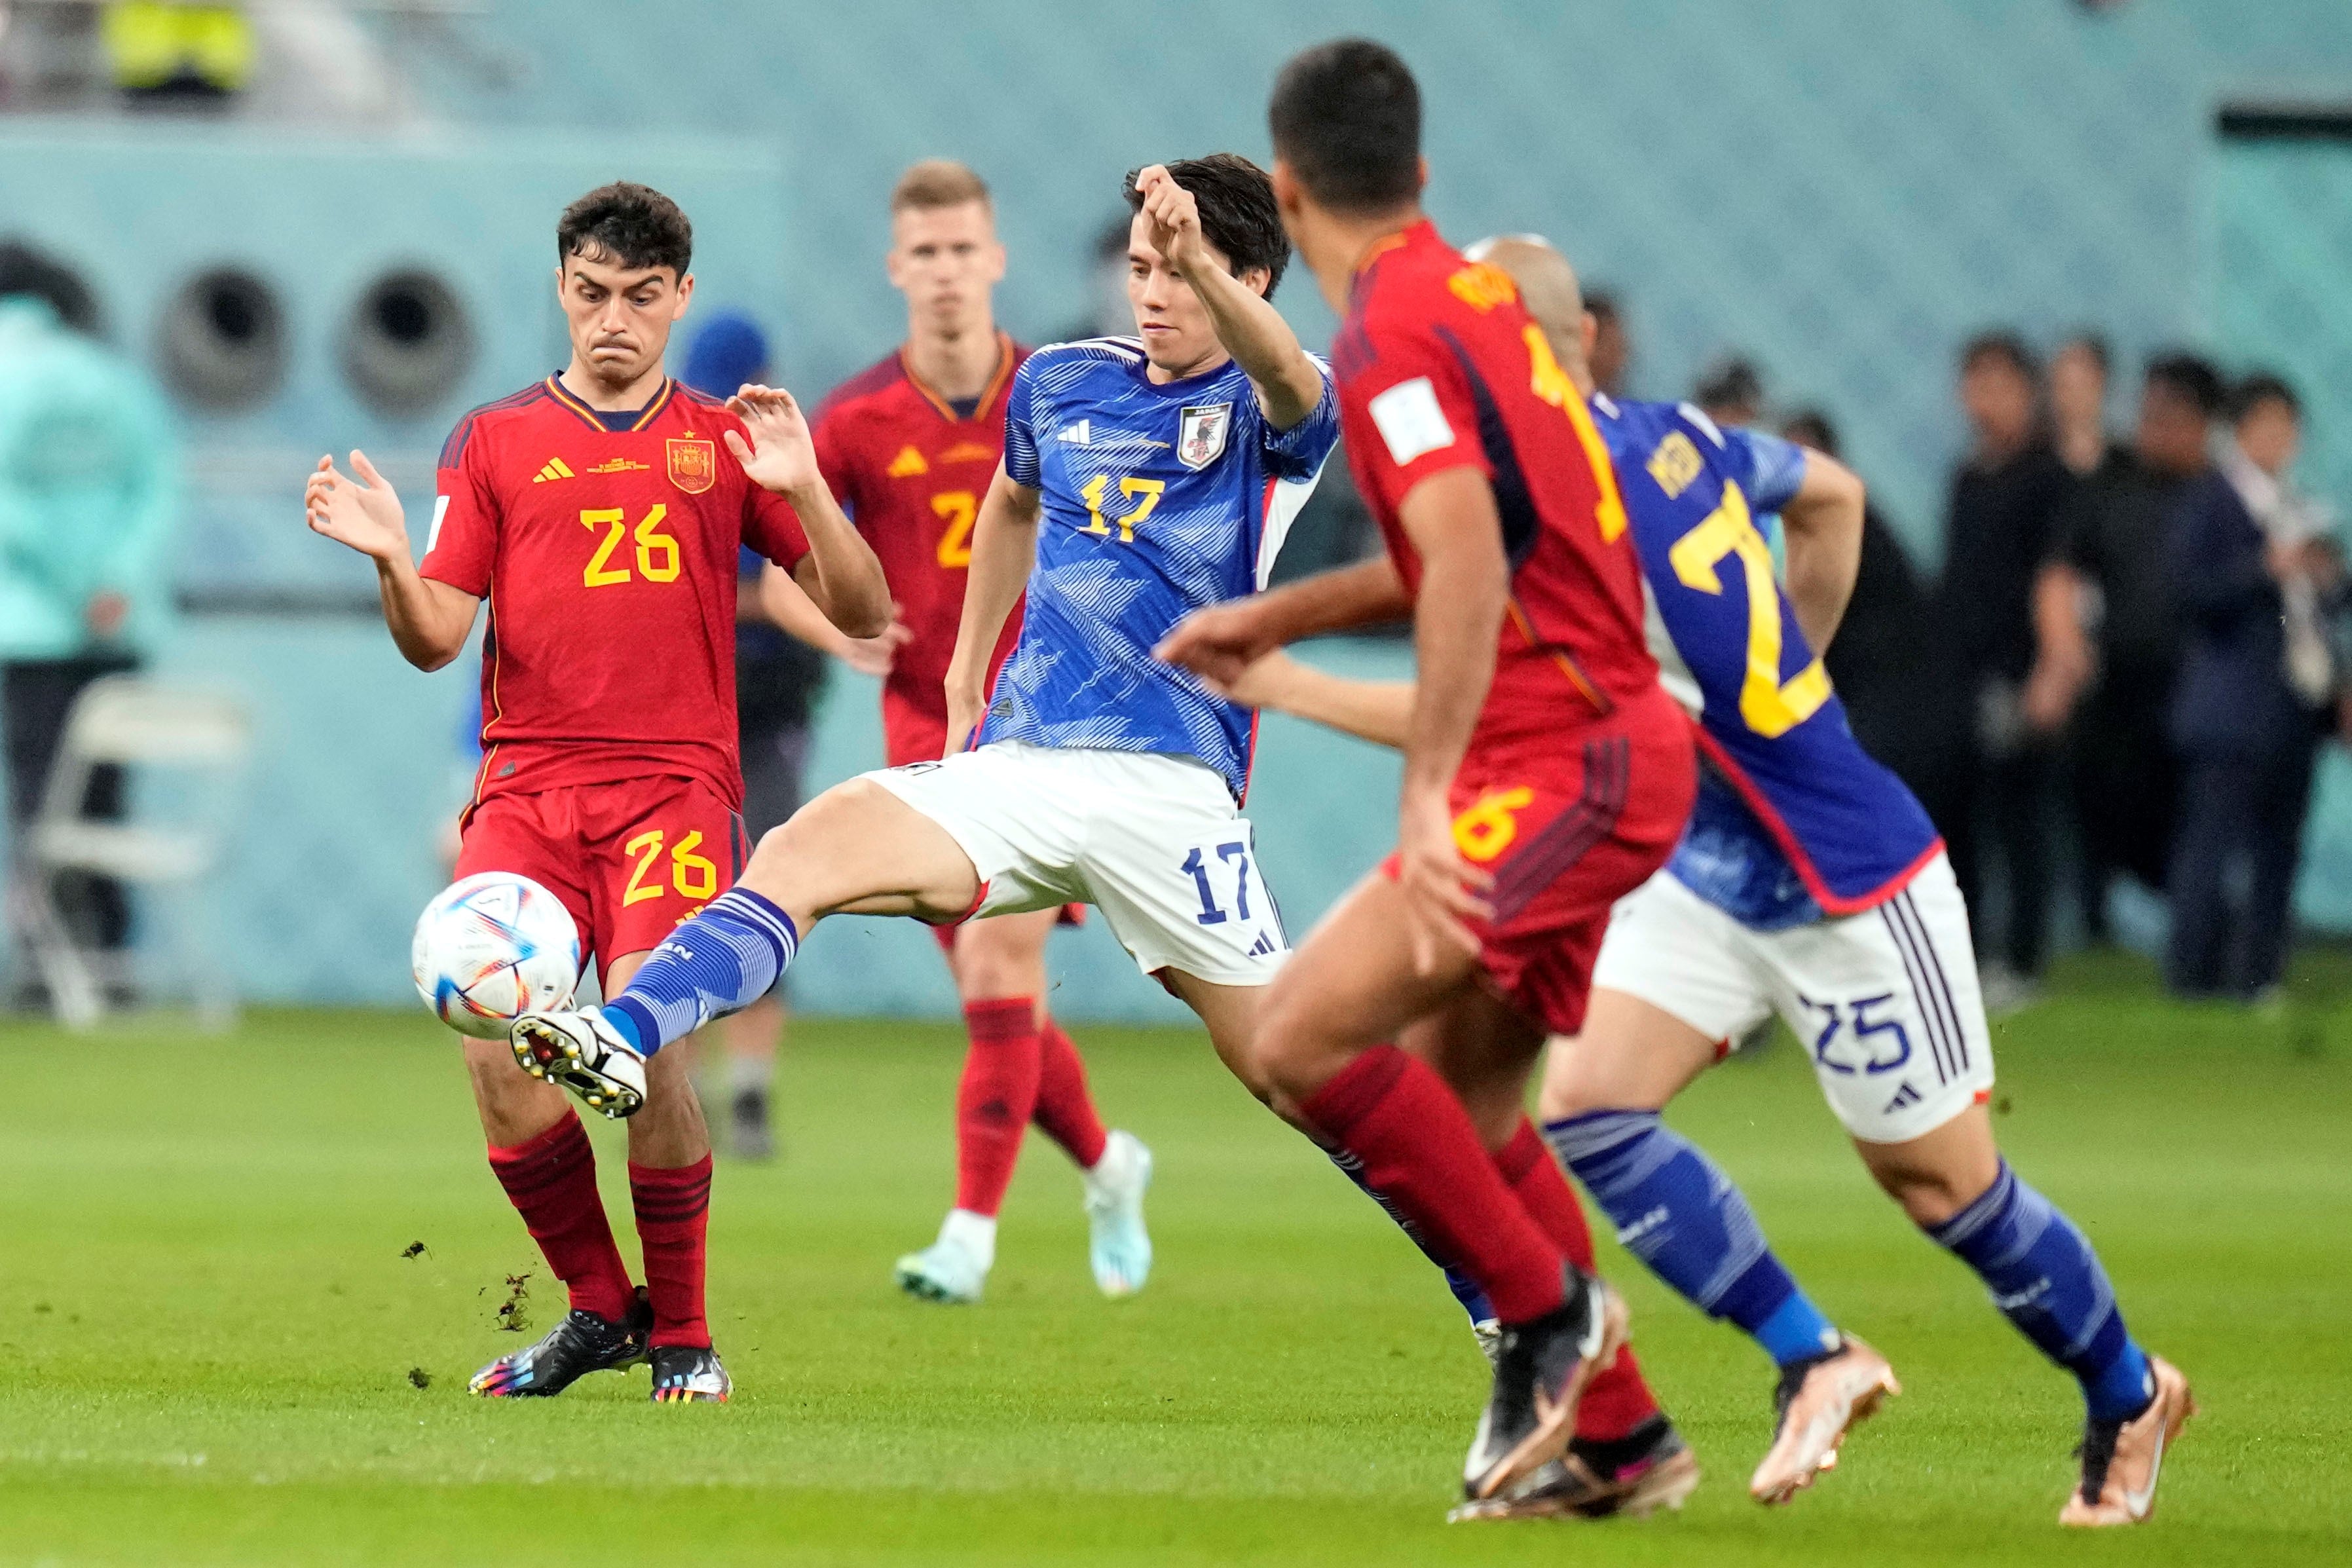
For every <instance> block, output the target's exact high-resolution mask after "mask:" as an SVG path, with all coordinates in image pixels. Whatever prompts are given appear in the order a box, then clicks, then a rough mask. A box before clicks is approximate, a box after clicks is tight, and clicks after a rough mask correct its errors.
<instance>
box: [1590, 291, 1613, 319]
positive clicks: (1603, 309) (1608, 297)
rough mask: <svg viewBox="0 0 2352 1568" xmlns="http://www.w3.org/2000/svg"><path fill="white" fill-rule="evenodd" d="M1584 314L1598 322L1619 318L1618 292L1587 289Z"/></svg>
mask: <svg viewBox="0 0 2352 1568" xmlns="http://www.w3.org/2000/svg"><path fill="white" fill-rule="evenodd" d="M1584 313H1585V314H1586V315H1588V316H1590V317H1591V318H1592V319H1593V320H1594V321H1603V322H1606V321H1615V320H1616V319H1617V316H1618V304H1617V291H1616V290H1615V289H1586V290H1585V291H1584Z"/></svg>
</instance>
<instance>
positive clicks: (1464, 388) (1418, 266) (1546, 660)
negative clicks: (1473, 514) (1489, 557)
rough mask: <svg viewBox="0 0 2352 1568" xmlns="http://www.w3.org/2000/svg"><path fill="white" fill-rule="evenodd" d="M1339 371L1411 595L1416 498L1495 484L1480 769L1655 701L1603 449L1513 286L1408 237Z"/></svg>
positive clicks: (1340, 341) (1362, 301)
mask: <svg viewBox="0 0 2352 1568" xmlns="http://www.w3.org/2000/svg"><path fill="white" fill-rule="evenodd" d="M1331 362H1332V366H1333V369H1334V371H1335V373H1336V374H1337V377H1338V381H1339V417H1340V428H1341V434H1342V436H1343V437H1344V439H1345V440H1346V442H1347V447H1348V461H1349V468H1350V469H1351V470H1352V471H1353V472H1354V474H1355V478H1356V484H1357V488H1358V489H1360V490H1361V491H1362V492H1363V496H1364V500H1365V502H1366V504H1368V505H1369V506H1370V508H1371V510H1372V514H1373V516H1374V517H1376V518H1377V519H1378V520H1379V521H1380V525H1381V533H1382V535H1383V536H1384V537H1385V538H1386V540H1387V542H1388V547H1389V554H1390V556H1391V558H1392V559H1393V560H1394V561H1395V562H1396V564H1397V570H1398V571H1399V572H1400V573H1401V574H1402V576H1403V578H1404V583H1405V587H1406V590H1407V592H1409V593H1417V592H1418V591H1419V586H1420V581H1421V562H1420V559H1419V557H1418V556H1417V555H1416V553H1415V552H1414V551H1413V548H1412V542H1411V541H1410V540H1409V539H1407V537H1406V535H1405V532H1404V530H1403V528H1402V526H1401V525H1400V523H1399V521H1398V516H1397V509H1398V506H1399V504H1400V503H1401V502H1402V500H1404V497H1405V495H1406V494H1407V493H1408V492H1409V491H1411V490H1412V488H1413V486H1415V485H1417V484H1419V483H1420V482H1421V481H1422V480H1423V479H1427V478H1429V477H1430V476H1431V475H1432V474H1436V473H1441V472H1443V471H1444V470H1445V469H1447V468H1476V469H1477V470H1478V471H1479V472H1480V473H1482V474H1484V475H1486V478H1487V479H1488V480H1489V481H1490V482H1491V483H1492V484H1493V485H1494V489H1495V504H1496V508H1497V510H1499V511H1500V512H1501V514H1502V524H1503V542H1504V546H1505V548H1506V550H1507V552H1509V557H1510V562H1511V602H1510V607H1509V610H1508V612H1507V615H1506V617H1505V620H1504V624H1503V633H1502V640H1501V644H1500V647H1499V648H1498V650H1497V652H1496V660H1495V684H1494V688H1493V689H1492V691H1491V692H1490V694H1489V695H1488V697H1487V699H1486V708H1485V710H1483V711H1482V712H1481V713H1480V714H1479V716H1478V728H1477V730H1476V731H1475V733H1474V734H1473V736H1472V738H1471V742H1470V744H1471V750H1472V752H1473V753H1476V752H1483V751H1491V750H1493V749H1495V748H1497V747H1501V746H1507V745H1518V744H1524V743H1527V742H1535V743H1538V744H1542V745H1552V746H1556V745H1558V744H1559V743H1560V740H1561V737H1562V734H1563V731H1564V730H1566V729H1571V728H1574V727H1577V726H1580V725H1582V724H1585V723H1589V722H1590V721H1592V720H1593V719H1595V718H1597V717H1600V716H1601V715H1603V714H1606V713H1610V712H1612V711H1614V710H1615V709H1616V707H1617V706H1618V704H1619V703H1621V702H1623V701H1626V700H1630V699H1633V698H1634V697H1637V696H1639V695H1641V694H1642V693H1643V692H1645V691H1649V690H1653V689H1655V688H1656V686H1657V683H1658V667H1657V664H1656V662H1655V661H1654V659H1652V658H1651V657H1650V654H1649V650H1648V648H1647V647H1645V646H1644V644H1643V635H1642V615H1643V611H1642V577H1641V563H1640V561H1639V560H1638V559H1637V557H1636V556H1635V554H1634V552H1633V541H1632V540H1630V539H1628V538H1626V537H1625V509H1624V505H1623V503H1622V501H1621V500H1620V499H1619V497H1618V494H1617V479H1616V473H1615V470H1613V469H1612V468H1611V467H1610V465H1609V453H1608V449H1607V448H1606V447H1604V446H1602V444H1601V436H1600V433H1599V432H1598V431H1597V430H1595V429H1594V427H1593V425H1592V417H1591V414H1589V413H1588V412H1587V411H1586V409H1585V406H1584V399H1583V398H1582V397H1581V396H1580V395H1578V393H1577V390H1576V388H1575V386H1574V384H1571V383H1570V381H1569V379H1568V377H1567V374H1565V373H1564V372H1562V371H1561V369H1560V368H1559V363H1557V362H1556V361H1555V360H1554V359H1553V357H1552V353H1551V350H1550V348H1549V345H1548V344H1547V343H1546V342H1545V341H1544V336H1543V333H1542V331H1541V330H1540V329H1538V327H1537V326H1536V324H1535V323H1534V322H1533V321H1530V320H1528V314H1527V312H1526V311H1525V310H1522V309H1520V307H1519V300H1518V290H1517V288H1516V287H1515V286H1514V285H1513V284H1512V282H1511V279H1510V275H1509V274H1507V273H1506V272H1504V271H1502V270H1501V269H1499V268H1494V267H1488V266H1485V265H1483V264H1475V263H1471V262H1467V261H1465V260H1464V259H1463V258H1462V257H1461V255H1460V253H1459V252H1457V251H1455V250H1454V247H1452V246H1450V245H1447V244H1446V243H1445V241H1444V239H1442V238H1440V237H1439V236H1438V233H1437V230H1436V228H1435V227H1434V226H1432V225H1431V224H1429V223H1428V222H1426V221H1423V222H1422V223H1418V224H1415V225H1414V226H1412V227H1411V228H1409V229H1406V230H1405V231H1404V232H1402V234H1398V235H1394V236H1391V237H1390V238H1388V239H1386V240H1384V241H1382V242H1381V244H1380V245H1379V246H1378V247H1375V248H1374V250H1373V251H1372V254H1371V255H1370V257H1368V258H1366V259H1365V261H1364V264H1363V266H1362V267H1361V268H1360V270H1359V271H1358V273H1357V275H1356V280H1355V287H1354V289H1353V293H1352V296H1351V298H1350V299H1349V306H1348V319H1347V321H1346V322H1345V323H1344V324H1343V325H1342V326H1341V328H1340V331H1339V336H1338V338H1337V339H1336V340H1335V341H1334V342H1333V344H1332V353H1331Z"/></svg>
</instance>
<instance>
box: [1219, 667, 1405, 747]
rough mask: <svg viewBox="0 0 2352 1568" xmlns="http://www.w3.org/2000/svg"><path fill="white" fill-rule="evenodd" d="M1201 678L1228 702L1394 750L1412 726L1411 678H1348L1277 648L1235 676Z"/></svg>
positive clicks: (1401, 744) (1402, 743)
mask: <svg viewBox="0 0 2352 1568" xmlns="http://www.w3.org/2000/svg"><path fill="white" fill-rule="evenodd" d="M1203 683H1204V684H1205V685H1206V686H1207V687H1208V688H1209V689H1210V690H1212V691H1213V692H1215V693H1216V694H1217V695H1218V696H1220V697H1222V698H1223V699H1224V700H1227V701H1228V702H1238V703H1240V704H1241V705H1242V706H1243V707H1244V708H1257V709H1272V710H1274V711H1275V712H1277V713H1287V714H1289V715H1290V716H1291V717H1292V718H1294V719H1306V720H1308V721H1312V722H1314V723H1317V724H1321V725H1324V726H1326V727H1327V728H1329V729H1333V730H1337V731H1339V732H1340V733H1341V734H1343V735H1353V736H1355V737H1356V738H1357V739H1358V740H1360V741H1370V742H1372V743H1373V744H1374V745H1376V746H1388V747H1391V748H1392V749H1394V750H1397V751H1402V750H1403V749H1404V743H1405V739H1406V736H1407V735H1408V734H1409V733H1410V731H1411V730H1412V694H1413V687H1412V681H1410V680H1350V679H1348V678H1347V677H1345V676H1340V675H1333V674H1332V673H1330V672H1329V671H1328V670H1322V669H1318V668H1315V667H1314V666H1313V665H1311V664H1302V663H1300V662H1299V661H1298V660H1297V659H1295V658H1291V657H1290V656H1289V655H1288V654H1286V653H1282V652H1279V651H1277V652H1275V653H1270V654H1267V655H1266V656H1265V658H1261V659H1259V660H1258V661H1257V662H1256V663H1255V664H1253V665H1251V666H1250V667H1249V668H1246V669H1244V670H1243V671H1242V673H1241V676H1240V678H1239V679H1235V680H1231V681H1221V680H1214V679H1207V678H1205V677H1204V678H1203Z"/></svg>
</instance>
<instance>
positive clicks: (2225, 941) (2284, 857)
mask: <svg viewBox="0 0 2352 1568" xmlns="http://www.w3.org/2000/svg"><path fill="white" fill-rule="evenodd" d="M2316 752H2317V746H2316V743H2315V742H2310V741H2305V742H2298V743H2295V744H2293V745H2289V746H2286V747H2284V748H2282V749H2281V750H2280V752H2278V753H2277V754H2274V755H2271V756H2262V757H2249V756H2233V755H2225V754H2221V753H2197V752H2192V753H2190V754H2189V756H2187V757H2184V758H2183V759H2182V767H2181V777H2180V826H2179V832H2178V833H2177V834H2176V836H2175V837H2174V839H2173V847H2172V868H2171V872H2170V876H2169V887H2170V892H2171V895H2172V936H2171V940H2170V942H2168V945H2167V947H2166V949H2165V954H2164V977H2165V981H2166V983H2167V984H2169V985H2170V986H2171V987H2172V989H2173V990H2174V991H2175V992H2177V993H2179V994H2182V995H2185V996H2212V995H2230V996H2235V997H2238V998H2240V999H2241V1000H2244V1001H2252V1000H2253V999H2254V998H2255V997H2256V996H2259V995H2260V994H2262V993H2263V992H2264V991H2266V990H2268V989H2269V988H2270V987H2272V986H2273V985H2275V984H2278V982H2279V977H2280V976H2281V975H2282V974H2284V973H2285V972H2286V954H2287V944H2288V942H2289V940H2290V939H2291V938H2292V936H2293V934H2294V931H2293V927H2294V913H2293V907H2292V900H2293V899H2294V872H2295V866H2296V863H2297V862H2298V861H2299V860H2300V858H2302V853H2303V819H2304V815H2305V811H2306V810H2308V808H2309V807H2310V805H2311V773H2312V763H2313V761H2314V759H2315V755H2316ZM2239 868H2242V870H2243V883H2242V886H2243V890H2244V900H2243V902H2242V904H2240V905H2239V907H2237V908H2235V909H2233V908H2231V904H2232V902H2233V900H2231V880H2232V876H2231V873H2232V872H2233V871H2234V870H2238V869H2239Z"/></svg>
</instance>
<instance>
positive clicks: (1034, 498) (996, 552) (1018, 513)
mask: <svg viewBox="0 0 2352 1568" xmlns="http://www.w3.org/2000/svg"><path fill="white" fill-rule="evenodd" d="M1044 499H1045V498H1044V497H1043V496H1042V495H1040V494H1039V493H1038V492H1037V491H1035V490H1033V489H1030V488H1029V487H1028V486H1027V485H1024V484H1018V483H1015V482H1014V481H1013V478H1012V476H1010V475H1009V474H1007V473H1006V472H1005V471H1004V468H1003V465H1002V464H1000V465H998V467H997V470H996V478H995V479H992V480H990V481H989V486H988V494H987V496H986V497H985V498H983V499H982V501H981V503H980V516H979V517H978V518H977V519H975V520H974V521H973V522H972V525H971V566H970V568H968V570H967V572H966V574H965V578H964V586H963V619H962V620H961V622H960V623H959V624H958V625H957V626H956V645H955V655H954V657H953V658H950V659H949V661H948V679H947V695H948V751H949V752H950V754H952V753H953V752H960V751H961V750H963V749H964V747H965V746H966V745H967V744H969V743H970V742H971V734H972V731H974V730H977V729H978V728H980V721H981V719H982V714H983V712H984V710H986V708H987V706H988V667H989V665H990V663H991V662H992V660H993V659H994V658H995V656H996V639H997V638H999V637H1003V635H1004V622H1005V619H1006V617H1008V616H1011V615H1012V614H1013V605H1017V604H1019V603H1020V602H1021V591H1022V589H1023V588H1024V587H1026V586H1027V585H1028V583H1029V574H1030V572H1031V571H1032V570H1033V569H1034V567H1035V566H1036V564H1037V513H1038V509H1039V506H1040V505H1041V504H1042V502H1043V500H1044Z"/></svg>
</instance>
